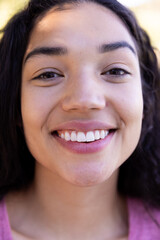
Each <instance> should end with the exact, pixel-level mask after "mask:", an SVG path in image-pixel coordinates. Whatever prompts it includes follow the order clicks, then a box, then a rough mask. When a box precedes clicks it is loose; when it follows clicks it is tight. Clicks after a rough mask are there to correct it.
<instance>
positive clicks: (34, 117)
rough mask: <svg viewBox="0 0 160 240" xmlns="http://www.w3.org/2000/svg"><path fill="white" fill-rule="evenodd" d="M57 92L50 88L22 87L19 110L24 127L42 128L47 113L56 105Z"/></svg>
mask: <svg viewBox="0 0 160 240" xmlns="http://www.w3.org/2000/svg"><path fill="white" fill-rule="evenodd" d="M58 97H59V94H58V93H57V91H53V89H51V88H48V89H47V88H41V87H34V86H33V87H32V88H27V87H24V88H23V87H22V98H21V112H22V119H23V124H24V128H26V129H27V128H30V127H32V130H34V129H38V128H39V129H40V128H43V125H44V124H46V121H47V118H48V115H49V114H50V112H51V111H52V110H53V109H54V108H55V107H56V106H57V103H58V101H59V100H58Z"/></svg>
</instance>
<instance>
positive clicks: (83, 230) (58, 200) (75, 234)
mask: <svg viewBox="0 0 160 240" xmlns="http://www.w3.org/2000/svg"><path fill="white" fill-rule="evenodd" d="M117 177H118V171H117V172H115V173H114V174H113V175H112V176H111V177H110V179H108V180H107V181H106V182H103V183H100V184H97V185H94V186H90V187H79V186H75V185H73V184H70V183H68V182H66V181H65V180H63V179H62V178H60V177H59V176H57V175H54V174H53V173H48V172H44V170H43V171H41V169H40V168H37V170H36V174H35V181H34V184H33V185H32V187H31V188H30V190H29V191H28V192H27V193H26V192H25V193H24V194H22V195H21V197H20V198H19V199H20V201H19V202H18V209H20V210H19V211H20V212H21V213H20V216H19V215H18V213H16V217H17V218H18V216H19V218H22V212H23V216H27V217H28V222H30V223H31V222H33V226H34V230H33V233H34V232H35V229H37V231H39V229H43V231H42V233H41V235H43V234H44V236H45V237H44V239H50V238H47V237H46V236H48V233H50V236H55V239H66V240H67V239H93V240H94V239H96V240H99V239H100V240H102V239H117V238H118V237H123V236H125V235H127V214H126V205H125V201H124V199H123V198H122V197H120V196H119V195H118V193H117ZM16 201H17V196H16ZM21 204H22V206H21ZM13 215H14V214H13ZM18 220H19V219H15V220H14V222H19V221H18ZM44 226H45V227H46V229H44ZM15 228H17V227H16V226H15ZM30 232H31V229H30ZM39 239H40V238H39ZM42 239H43V237H42ZM51 239H54V238H53V237H52V238H51Z"/></svg>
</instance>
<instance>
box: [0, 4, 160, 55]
mask: <svg viewBox="0 0 160 240" xmlns="http://www.w3.org/2000/svg"><path fill="white" fill-rule="evenodd" d="M129 1H132V3H133V2H134V0H128V1H127V3H129ZM27 2H28V0H0V29H2V28H3V26H4V25H5V24H6V22H7V21H8V19H9V18H10V17H11V16H12V15H13V14H14V13H15V12H16V11H18V10H20V9H22V8H23V7H24V6H25V5H26V4H27ZM142 2H144V1H142ZM132 5H133V4H132ZM131 9H132V10H133V11H134V13H135V15H136V16H137V18H138V21H139V23H140V25H141V26H142V27H143V28H144V29H145V30H146V31H147V32H148V33H149V35H150V37H151V40H152V44H153V46H154V47H155V48H157V49H158V51H157V55H158V57H159V58H160V53H159V51H160V0H147V1H146V3H143V4H139V5H138V6H136V7H132V8H131Z"/></svg>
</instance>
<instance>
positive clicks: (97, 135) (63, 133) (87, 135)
mask: <svg viewBox="0 0 160 240" xmlns="http://www.w3.org/2000/svg"><path fill="white" fill-rule="evenodd" d="M115 131H116V129H110V130H103V129H100V130H98V129H97V130H93V131H87V132H84V131H75V130H58V131H54V132H52V135H55V136H57V137H59V138H61V139H63V140H65V141H66V142H69V141H71V142H77V143H92V142H95V141H98V140H102V139H105V138H106V137H107V136H108V135H109V134H110V133H114V132H115Z"/></svg>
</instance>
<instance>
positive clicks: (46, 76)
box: [33, 71, 64, 80]
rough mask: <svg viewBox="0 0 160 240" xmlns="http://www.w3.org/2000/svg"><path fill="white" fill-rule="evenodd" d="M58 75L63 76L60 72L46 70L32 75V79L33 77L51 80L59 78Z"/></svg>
mask: <svg viewBox="0 0 160 240" xmlns="http://www.w3.org/2000/svg"><path fill="white" fill-rule="evenodd" d="M59 77H64V76H63V75H62V74H59V73H56V72H52V71H50V72H49V71H48V72H44V73H41V74H40V75H38V76H36V77H34V78H33V80H34V79H40V80H51V79H53V78H59Z"/></svg>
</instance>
